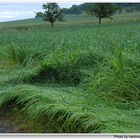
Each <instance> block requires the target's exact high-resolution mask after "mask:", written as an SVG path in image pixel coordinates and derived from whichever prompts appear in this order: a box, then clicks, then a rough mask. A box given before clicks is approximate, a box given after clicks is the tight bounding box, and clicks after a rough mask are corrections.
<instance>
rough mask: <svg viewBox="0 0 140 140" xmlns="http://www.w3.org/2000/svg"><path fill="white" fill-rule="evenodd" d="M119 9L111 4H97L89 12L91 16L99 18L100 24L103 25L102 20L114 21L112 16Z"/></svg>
mask: <svg viewBox="0 0 140 140" xmlns="http://www.w3.org/2000/svg"><path fill="white" fill-rule="evenodd" d="M116 10H118V8H117V7H116V6H115V5H113V4H111V3H96V4H95V5H94V6H93V7H91V8H89V9H88V10H87V13H88V14H89V15H95V16H96V17H97V18H99V24H101V20H102V18H110V19H112V17H111V16H112V15H113V14H114V13H115V11H116Z"/></svg>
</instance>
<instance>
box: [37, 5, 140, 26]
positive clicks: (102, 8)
mask: <svg viewBox="0 0 140 140" xmlns="http://www.w3.org/2000/svg"><path fill="white" fill-rule="evenodd" d="M130 5H131V6H137V9H139V8H140V4H131V3H130V4H129V3H118V4H117V3H116V4H114V3H113V4H112V3H84V4H81V5H79V6H77V5H73V6H72V7H71V8H69V9H67V8H62V9H61V8H60V7H59V5H58V4H57V3H44V4H43V5H42V8H43V9H44V12H38V13H36V18H37V17H42V18H43V20H44V21H48V22H50V23H51V26H52V27H54V22H56V21H64V14H74V13H75V14H81V13H82V11H84V12H85V13H86V14H87V15H94V16H96V18H98V20H99V24H101V23H102V19H103V18H110V19H112V17H111V16H112V15H113V14H114V13H115V12H116V11H119V12H121V10H122V7H129V6H130Z"/></svg>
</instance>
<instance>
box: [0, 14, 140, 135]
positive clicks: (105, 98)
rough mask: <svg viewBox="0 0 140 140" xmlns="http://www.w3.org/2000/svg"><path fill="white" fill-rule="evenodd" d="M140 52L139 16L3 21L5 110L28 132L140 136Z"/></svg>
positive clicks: (0, 48) (0, 103) (1, 101)
mask: <svg viewBox="0 0 140 140" xmlns="http://www.w3.org/2000/svg"><path fill="white" fill-rule="evenodd" d="M139 54H140V13H135V14H133V15H130V14H128V15H126V16H124V15H120V16H118V15H116V16H114V21H113V22H110V20H107V19H104V20H103V24H102V25H98V20H97V19H95V18H94V17H93V18H90V17H78V18H76V17H75V16H71V17H67V20H66V22H63V23H59V22H58V23H56V24H55V28H54V29H53V28H51V26H50V25H49V24H48V23H44V22H42V21H41V20H40V19H36V20H34V19H30V20H21V21H15V22H6V23H0V108H1V109H2V110H4V109H5V110H6V109H8V110H10V111H12V112H13V113H17V117H16V122H17V123H19V124H20V126H19V129H20V128H21V127H22V128H24V129H26V130H28V131H29V132H46V133H139V132H140V119H139V116H140V72H139V68H140V57H139ZM11 114H12V113H11Z"/></svg>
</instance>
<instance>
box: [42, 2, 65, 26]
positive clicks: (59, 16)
mask: <svg viewBox="0 0 140 140" xmlns="http://www.w3.org/2000/svg"><path fill="white" fill-rule="evenodd" d="M42 7H43V9H44V10H45V12H44V13H43V19H44V21H48V22H50V23H51V25H52V27H53V26H54V22H55V21H57V20H59V21H63V18H64V15H63V10H62V9H61V8H60V7H59V6H58V5H57V3H46V4H43V5H42Z"/></svg>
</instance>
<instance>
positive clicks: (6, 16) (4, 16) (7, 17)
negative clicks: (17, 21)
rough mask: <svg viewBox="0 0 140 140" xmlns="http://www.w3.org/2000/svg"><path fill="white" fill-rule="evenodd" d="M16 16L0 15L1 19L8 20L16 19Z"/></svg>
mask: <svg viewBox="0 0 140 140" xmlns="http://www.w3.org/2000/svg"><path fill="white" fill-rule="evenodd" d="M14 17H15V16H12V15H11V16H10V15H0V18H6V19H9V18H14Z"/></svg>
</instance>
